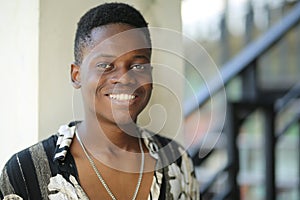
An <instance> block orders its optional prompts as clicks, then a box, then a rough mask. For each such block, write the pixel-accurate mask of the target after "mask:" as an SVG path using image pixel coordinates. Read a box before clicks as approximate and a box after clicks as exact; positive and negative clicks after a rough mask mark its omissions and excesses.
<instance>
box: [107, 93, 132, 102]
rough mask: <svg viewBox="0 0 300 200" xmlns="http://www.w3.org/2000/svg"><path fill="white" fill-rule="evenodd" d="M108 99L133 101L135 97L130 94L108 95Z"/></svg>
mask: <svg viewBox="0 0 300 200" xmlns="http://www.w3.org/2000/svg"><path fill="white" fill-rule="evenodd" d="M108 97H109V98H110V99H113V100H118V101H130V100H133V99H135V98H136V97H137V96H135V95H132V94H109V95H108Z"/></svg>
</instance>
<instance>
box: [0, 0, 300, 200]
mask: <svg viewBox="0 0 300 200" xmlns="http://www.w3.org/2000/svg"><path fill="white" fill-rule="evenodd" d="M0 2H1V7H0V24H1V26H0V36H1V37H0V44H1V46H0V58H1V61H2V65H1V73H0V83H1V85H2V88H1V98H0V111H1V112H0V125H1V131H2V133H1V146H0V167H1V168H2V167H3V165H4V164H5V162H6V161H7V159H9V157H10V156H11V155H12V154H13V153H15V152H17V151H19V150H21V149H23V148H25V147H28V146H29V145H32V144H34V143H36V142H37V141H39V140H41V139H44V138H46V137H48V136H49V135H51V134H53V133H55V132H56V131H57V129H58V127H59V126H60V125H62V124H66V123H68V122H69V121H71V120H73V119H80V118H81V116H82V111H81V110H80V108H79V107H80V94H79V93H78V92H77V91H74V90H73V89H72V87H71V85H70V79H69V71H70V64H71V63H72V62H73V40H74V32H75V29H76V23H77V22H78V20H79V18H80V16H81V15H82V14H83V13H85V12H86V11H87V10H88V9H90V8H92V7H94V6H96V5H98V4H100V3H104V2H109V1H102V0H30V1H18V0H10V1H5V0H0ZM114 2H115V1H114ZM118 2H125V3H129V4H131V5H133V6H134V7H136V8H137V9H139V10H140V11H141V12H142V14H143V15H144V16H145V18H146V20H147V21H148V22H149V26H151V27H160V28H164V29H168V30H173V31H176V32H178V33H182V34H183V35H184V37H185V38H188V39H186V40H183V41H180V42H178V41H177V42H178V44H177V42H176V41H174V43H173V42H172V43H170V46H171V45H175V46H176V45H178V46H179V49H180V51H181V53H182V55H183V56H181V58H180V59H174V58H170V55H168V54H165V53H162V52H159V51H158V52H154V55H153V61H154V63H161V62H162V61H164V62H165V63H167V65H169V66H172V68H173V69H174V70H176V73H177V74H183V75H184V78H181V79H179V80H178V79H176V77H175V76H172V75H170V73H161V71H160V68H159V67H157V68H156V69H154V80H155V82H157V83H169V84H170V85H172V86H175V87H172V89H170V88H168V87H167V86H166V85H167V84H165V85H162V84H157V86H156V87H155V89H154V93H153V96H152V99H151V101H150V104H149V106H148V107H147V108H146V110H145V112H144V113H143V114H142V116H141V118H140V121H139V124H141V125H143V126H146V127H147V128H149V129H151V130H154V131H156V132H159V133H161V134H164V135H167V136H169V137H171V138H174V139H176V140H177V141H179V142H180V143H181V144H182V145H184V146H186V148H187V149H188V151H189V153H190V155H191V156H192V158H193V161H194V163H195V167H196V175H197V177H198V179H199V182H200V184H201V193H202V196H203V199H231V200H235V199H242V200H248V199H249V200H250V199H251V200H252V199H255V200H263V199H267V200H273V199H280V200H286V199H289V200H290V199H291V200H299V199H300V183H299V177H300V153H299V152H300V151H299V143H300V139H299V138H300V137H299V131H300V123H299V122H300V120H299V119H300V110H299V108H300V107H299V100H298V97H299V96H300V84H299V83H298V82H299V81H298V80H299V77H300V25H299V21H300V4H299V3H298V2H299V1H297V0H210V1H204V0H126V1H125V0H124V1H120V0H119V1H118ZM161 37H165V38H162V39H166V40H167V36H163V35H162V36H161ZM195 44H197V45H198V46H197V45H196V46H197V48H195ZM194 49H202V50H201V51H200V53H199V54H198V53H197V51H196V52H195V51H193V50H194ZM173 56H174V55H173ZM186 58H189V59H186ZM190 60H193V62H190ZM195 63H197V64H195ZM216 69H217V70H216ZM207 74H208V75H207ZM206 75H207V76H206ZM216 77H218V78H216ZM220 79H221V80H222V81H220ZM216 80H218V81H216ZM78 99H79V100H78ZM171 99H174V101H173V100H171ZM74 112H75V113H74ZM149 116H150V117H149Z"/></svg>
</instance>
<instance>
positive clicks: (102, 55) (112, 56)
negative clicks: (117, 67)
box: [97, 53, 117, 58]
mask: <svg viewBox="0 0 300 200" xmlns="http://www.w3.org/2000/svg"><path fill="white" fill-rule="evenodd" d="M97 57H105V58H116V57H117V56H114V55H111V54H105V53H101V54H98V55H97Z"/></svg>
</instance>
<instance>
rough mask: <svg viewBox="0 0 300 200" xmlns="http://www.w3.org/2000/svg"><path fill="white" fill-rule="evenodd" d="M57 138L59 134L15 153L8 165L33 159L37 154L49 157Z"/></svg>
mask: <svg viewBox="0 0 300 200" xmlns="http://www.w3.org/2000/svg"><path fill="white" fill-rule="evenodd" d="M56 140H57V135H51V136H50V137H48V138H47V139H44V140H42V141H39V142H37V143H35V144H33V145H31V146H30V147H27V148H25V149H23V150H21V151H19V152H17V153H15V154H13V155H12V156H11V158H10V159H9V160H8V161H7V163H6V165H7V166H8V167H12V168H13V166H18V165H20V164H22V161H26V160H27V161H28V160H32V159H33V157H35V156H46V157H49V156H51V154H52V153H53V152H54V150H55V144H56ZM39 158H40V157H39Z"/></svg>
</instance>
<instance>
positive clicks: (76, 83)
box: [71, 63, 81, 89]
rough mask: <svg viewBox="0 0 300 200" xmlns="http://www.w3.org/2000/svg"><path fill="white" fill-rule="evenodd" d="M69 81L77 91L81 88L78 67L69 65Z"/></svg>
mask: <svg viewBox="0 0 300 200" xmlns="http://www.w3.org/2000/svg"><path fill="white" fill-rule="evenodd" d="M71 80H72V85H73V87H74V88H76V89H79V88H80V87H81V80H80V67H79V66H78V65H76V64H74V63H73V64H71Z"/></svg>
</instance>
